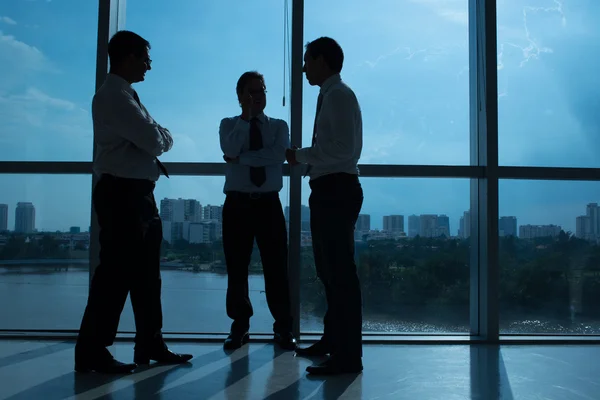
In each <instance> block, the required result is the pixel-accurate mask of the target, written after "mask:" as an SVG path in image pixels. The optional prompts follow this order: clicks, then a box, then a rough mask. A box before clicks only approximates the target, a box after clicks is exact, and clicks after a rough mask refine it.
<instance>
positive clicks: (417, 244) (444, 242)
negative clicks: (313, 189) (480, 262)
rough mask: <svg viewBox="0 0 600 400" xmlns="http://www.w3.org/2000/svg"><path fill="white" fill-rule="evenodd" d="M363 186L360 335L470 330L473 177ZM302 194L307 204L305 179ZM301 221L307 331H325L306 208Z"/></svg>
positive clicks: (369, 181)
mask: <svg viewBox="0 0 600 400" xmlns="http://www.w3.org/2000/svg"><path fill="white" fill-rule="evenodd" d="M361 183H362V186H363V191H364V197H365V200H364V204H363V207H362V211H361V214H362V216H361V217H359V221H358V223H357V227H356V231H355V239H356V260H357V266H358V271H359V277H360V280H361V286H362V293H363V332H365V333H369V332H370V333H375V332H379V333H383V332H385V333H408V332H411V333H437V332H461V333H464V332H468V331H469V270H470V267H469V260H470V258H469V249H470V243H469V241H468V240H467V239H466V238H467V237H468V236H469V235H468V231H466V230H465V229H468V228H465V226H466V227H469V221H470V219H469V216H468V215H469V213H468V210H469V180H467V179H443V180H442V179H387V178H362V179H361ZM302 194H303V195H302V197H303V201H302V204H308V196H309V194H310V188H309V187H308V183H307V180H305V181H304V183H303V187H302ZM440 199H444V200H443V201H440ZM303 216H304V218H303V219H304V220H305V222H304V223H303V228H302V229H303V232H302V236H303V247H302V259H301V286H300V287H301V289H300V290H301V292H300V299H301V314H302V324H303V325H302V331H303V332H310V331H322V329H323V324H322V318H323V316H324V313H325V309H326V301H325V294H324V290H323V286H322V284H321V282H320V281H319V280H318V278H317V276H316V272H315V266H314V257H313V254H312V246H311V244H310V243H311V241H310V237H311V235H310V223H309V222H308V220H309V219H310V212H309V210H308V209H305V210H303ZM386 216H387V217H389V218H386ZM465 217H466V218H465ZM465 219H466V220H467V221H466V222H464V221H465ZM448 234H449V235H450V237H448ZM459 235H460V236H459Z"/></svg>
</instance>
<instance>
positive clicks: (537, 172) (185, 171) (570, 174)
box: [0, 161, 600, 181]
mask: <svg viewBox="0 0 600 400" xmlns="http://www.w3.org/2000/svg"><path fill="white" fill-rule="evenodd" d="M164 164H165V166H166V167H167V169H168V170H169V175H171V176H224V175H225V165H226V164H225V163H186V162H165V163H164ZM92 165H93V163H92V162H91V161H0V174H64V175H73V174H83V175H91V174H92V173H93V169H92ZM359 169H360V175H361V177H363V178H464V179H485V178H488V176H487V170H486V167H483V166H468V165H465V166H461V165H390V164H361V165H359ZM283 174H284V176H289V175H290V167H289V165H287V164H285V165H284V166H283ZM497 178H498V179H512V180H516V179H519V180H556V181H561V180H572V181H600V168H568V167H514V166H511V167H499V168H498V170H497Z"/></svg>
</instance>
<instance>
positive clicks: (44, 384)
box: [0, 340, 600, 400]
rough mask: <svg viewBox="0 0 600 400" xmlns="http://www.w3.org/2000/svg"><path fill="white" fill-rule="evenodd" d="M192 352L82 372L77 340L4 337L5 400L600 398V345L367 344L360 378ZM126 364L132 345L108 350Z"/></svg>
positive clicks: (196, 347)
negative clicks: (164, 362) (180, 360)
mask: <svg viewBox="0 0 600 400" xmlns="http://www.w3.org/2000/svg"><path fill="white" fill-rule="evenodd" d="M171 348H172V349H173V350H174V351H179V352H189V353H193V354H194V355H195V358H194V359H193V360H192V362H191V363H190V364H189V365H186V366H150V367H149V368H145V369H139V370H136V371H135V373H134V374H131V375H128V376H107V375H99V374H76V373H75V372H73V343H72V342H40V341H37V342H31V341H29V342H28V341H16V340H1V341H0V399H27V400H32V399H45V400H51V399H78V400H81V399H85V400H89V399H115V400H116V399H176V400H186V399H232V400H233V399H235V400H245V399H257V400H258V399H283V400H294V399H314V400H320V399H414V400H421V399H444V400H453V399H482V400H496V399H535V400H540V399H552V400H560V399H565V400H578V399H586V400H590V399H599V400H600V362H599V361H600V346H595V345H589V346H588V345H577V346H558V345H546V346H537V345H536V346H525V345H519V346H508V345H506V346H501V347H497V346H484V345H471V346H466V345H422V344H419V345H367V346H365V357H364V366H365V370H364V372H363V373H362V374H360V375H340V376H336V377H328V378H311V377H310V376H307V374H306V372H305V368H306V367H307V366H308V365H311V364H312V363H313V361H315V362H316V361H318V360H308V359H304V358H300V357H294V354H293V353H291V352H282V351H279V350H276V349H275V348H274V347H273V345H271V344H263V343H251V344H250V345H246V346H244V347H243V348H242V349H240V350H237V351H235V352H233V353H231V354H227V353H225V352H224V351H223V349H222V348H221V346H220V345H219V344H216V343H215V344H187V343H180V342H179V343H173V344H171ZM111 351H112V353H113V354H114V355H115V356H116V357H117V358H118V359H120V360H123V361H129V360H131V359H132V357H133V346H132V345H131V344H130V343H118V344H116V345H115V346H113V347H111Z"/></svg>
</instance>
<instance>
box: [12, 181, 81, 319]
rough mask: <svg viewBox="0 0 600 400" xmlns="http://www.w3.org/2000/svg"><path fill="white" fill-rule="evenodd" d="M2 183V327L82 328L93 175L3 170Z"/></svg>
mask: <svg viewBox="0 0 600 400" xmlns="http://www.w3.org/2000/svg"><path fill="white" fill-rule="evenodd" d="M0 187H2V188H3V190H2V192H1V193H0V231H1V232H0V304H3V305H4V306H3V307H0V329H11V330H19V329H47V330H55V329H62V330H72V329H79V324H80V322H81V317H82V316H83V311H84V309H85V305H86V303H87V293H88V287H89V277H90V274H89V252H88V249H89V244H90V233H89V228H90V204H91V198H90V197H91V192H90V188H91V177H90V176H89V175H0ZM9 304H10V306H8V305H9ZM58 310H60V311H58Z"/></svg>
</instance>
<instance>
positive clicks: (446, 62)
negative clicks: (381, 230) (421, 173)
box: [302, 0, 470, 165]
mask: <svg viewBox="0 0 600 400" xmlns="http://www.w3.org/2000/svg"><path fill="white" fill-rule="evenodd" d="M365 4H366V3H365V1H364V0H330V1H325V2H324V1H320V0H306V1H305V9H306V12H305V19H304V21H305V27H304V30H305V41H311V40H314V39H316V38H318V37H320V36H330V37H333V38H334V39H336V40H337V41H338V42H339V44H340V45H341V47H342V49H343V50H344V56H345V60H344V67H343V70H342V74H341V75H342V79H344V80H345V81H346V82H347V83H348V84H349V85H350V87H352V89H354V91H355V93H356V95H357V97H358V100H359V102H360V104H361V108H362V111H363V129H364V148H363V153H362V157H361V160H360V162H361V163H365V164H438V165H439V164H449V165H457V164H462V165H464V164H469V162H470V161H469V73H468V67H469V53H468V27H467V4H468V1H467V0H455V1H444V2H432V1H421V2H418V1H401V2H399V1H394V0H373V1H371V2H369V4H368V6H366V5H365ZM317 96H318V88H317V87H314V88H313V87H310V86H309V85H308V83H305V86H304V107H303V115H304V120H303V127H304V128H303V138H302V143H303V144H304V145H305V146H307V145H310V143H311V137H312V129H313V119H314V115H315V109H316V102H317Z"/></svg>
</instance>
